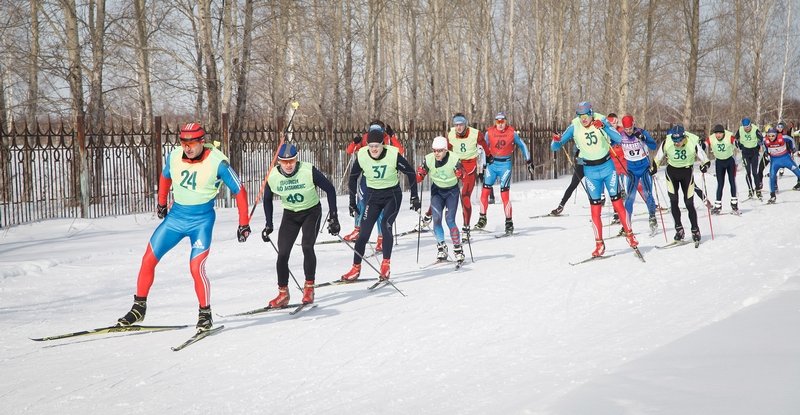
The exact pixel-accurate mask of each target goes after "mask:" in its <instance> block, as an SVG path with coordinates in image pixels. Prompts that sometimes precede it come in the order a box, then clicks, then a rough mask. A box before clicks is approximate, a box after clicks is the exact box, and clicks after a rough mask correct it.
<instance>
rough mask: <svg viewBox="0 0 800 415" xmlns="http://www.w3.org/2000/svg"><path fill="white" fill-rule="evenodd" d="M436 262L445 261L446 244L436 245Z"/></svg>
mask: <svg viewBox="0 0 800 415" xmlns="http://www.w3.org/2000/svg"><path fill="white" fill-rule="evenodd" d="M436 249H437V252H436V260H438V261H447V244H446V243H445V242H444V241H442V242H439V243H437V244H436Z"/></svg>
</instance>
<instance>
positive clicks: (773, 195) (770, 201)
mask: <svg viewBox="0 0 800 415" xmlns="http://www.w3.org/2000/svg"><path fill="white" fill-rule="evenodd" d="M773 203H775V192H770V194H769V200H767V204H768V205H771V204H773Z"/></svg>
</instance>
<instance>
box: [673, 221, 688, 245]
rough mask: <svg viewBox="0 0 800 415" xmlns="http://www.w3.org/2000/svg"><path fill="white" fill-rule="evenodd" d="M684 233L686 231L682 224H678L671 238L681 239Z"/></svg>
mask: <svg viewBox="0 0 800 415" xmlns="http://www.w3.org/2000/svg"><path fill="white" fill-rule="evenodd" d="M685 235H686V233H685V232H684V231H683V226H680V225H678V226H676V227H675V237H674V238H672V239H674V240H675V241H682V240H683V237H684V236H685Z"/></svg>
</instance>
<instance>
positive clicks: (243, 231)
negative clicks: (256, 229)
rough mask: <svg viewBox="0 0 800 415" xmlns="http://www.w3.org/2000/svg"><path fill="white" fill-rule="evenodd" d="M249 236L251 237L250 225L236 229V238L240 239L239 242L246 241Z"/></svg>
mask: <svg viewBox="0 0 800 415" xmlns="http://www.w3.org/2000/svg"><path fill="white" fill-rule="evenodd" d="M248 236H250V225H239V229H236V237H237V238H239V242H244V241H246V240H247V237H248Z"/></svg>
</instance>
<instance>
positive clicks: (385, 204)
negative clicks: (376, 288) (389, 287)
mask: <svg viewBox="0 0 800 415" xmlns="http://www.w3.org/2000/svg"><path fill="white" fill-rule="evenodd" d="M362 173H363V175H364V177H365V180H366V183H367V190H366V192H364V203H365V207H364V211H363V212H362V213H361V214H362V218H361V232H360V233H359V235H358V239H357V240H356V245H355V252H354V253H353V267H352V268H351V269H350V271H348V272H347V273H345V274H344V275H342V280H344V281H354V280H356V279H358V277H359V276H360V275H361V260H362V259H363V255H364V248H365V247H366V246H367V242H368V241H369V237H370V234H371V233H372V227H373V226H375V223H376V222H377V221H378V216H379V215H380V214H383V218H382V219H381V220H380V224H379V226H380V227H381V228H382V229H383V235H384V239H385V243H384V244H383V247H382V248H383V261H382V262H381V269H380V279H381V280H387V279H389V273H390V262H391V258H392V247H393V246H394V237H393V235H392V225H393V224H394V220H395V218H396V217H397V212H399V211H400V202H401V200H402V197H403V193H402V190H400V178H399V173H402V174H405V175H406V177H407V178H408V185H409V188H410V190H411V209H413V210H415V211H418V210H419V209H420V201H419V196H418V193H417V180H416V176H417V175H416V172H415V171H414V167H412V166H411V164H409V162H408V161H407V160H406V159H405V158H403V156H401V155H400V152H399V150H398V149H397V148H396V147H392V146H387V145H384V144H383V132H382V131H379V130H371V131H370V132H369V133H368V134H367V147H362V148H361V149H360V150H358V153H357V156H356V159H355V160H354V161H353V167H352V169H351V171H350V179H349V181H348V188H349V190H350V208H351V209H356V185H357V182H358V177H359V176H360V175H361V174H362Z"/></svg>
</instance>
